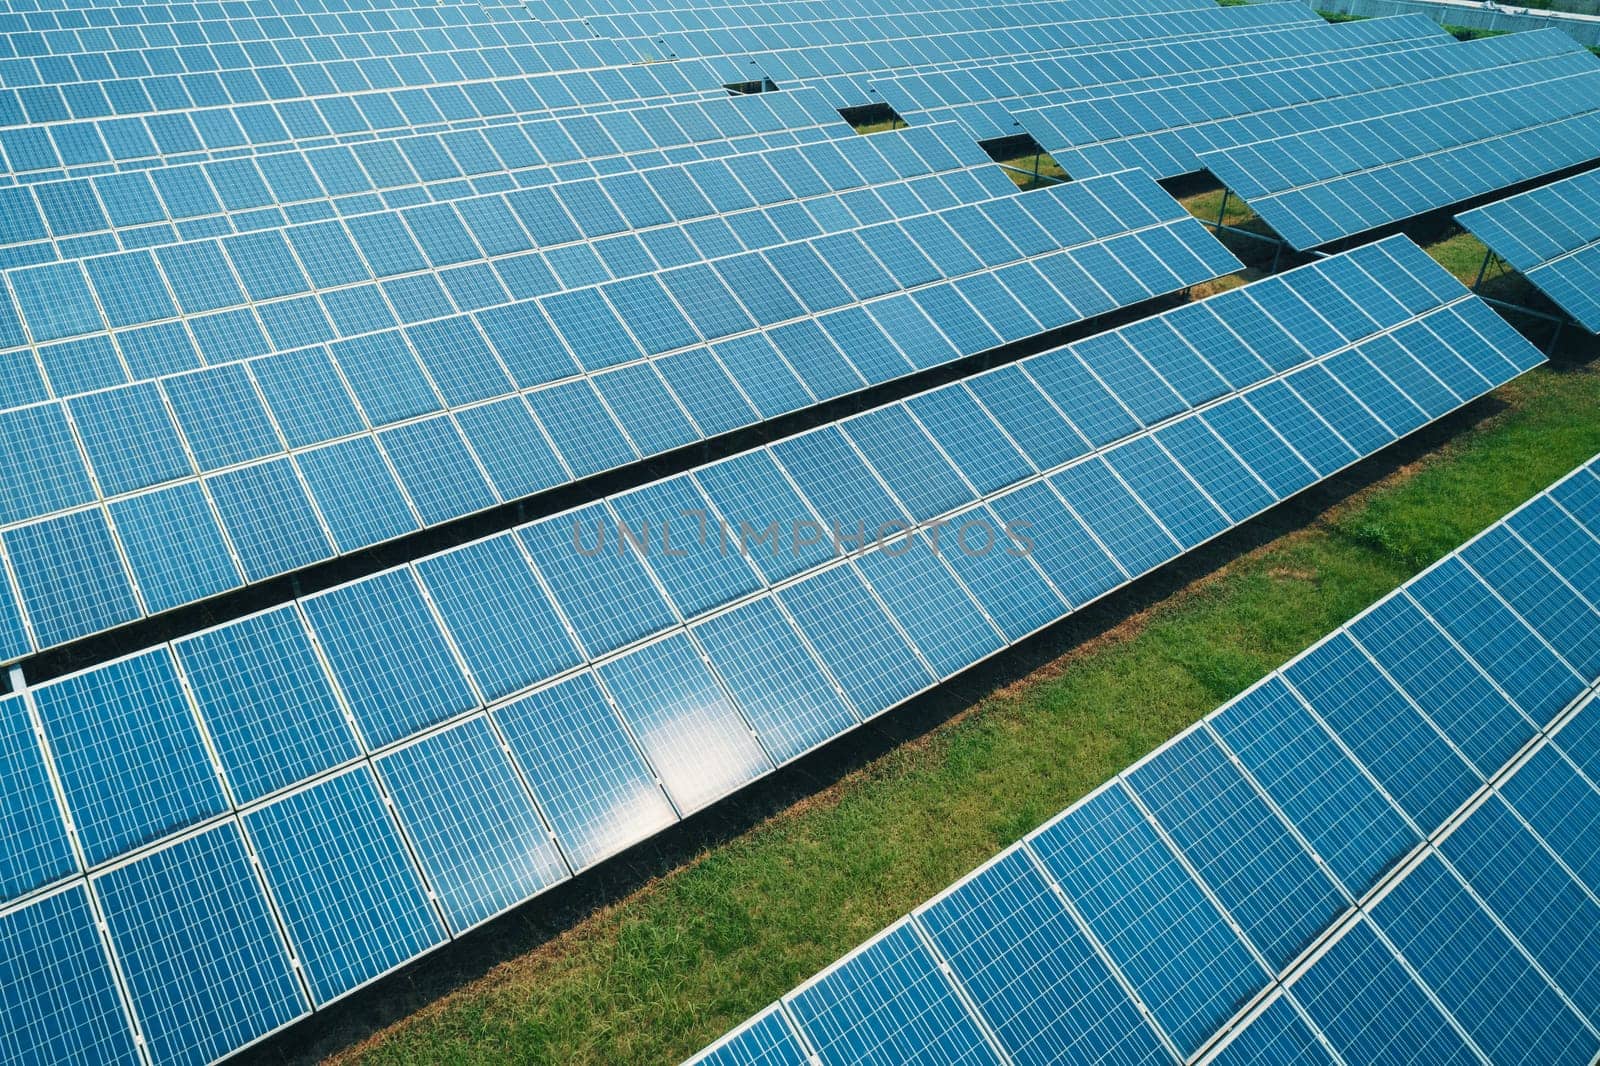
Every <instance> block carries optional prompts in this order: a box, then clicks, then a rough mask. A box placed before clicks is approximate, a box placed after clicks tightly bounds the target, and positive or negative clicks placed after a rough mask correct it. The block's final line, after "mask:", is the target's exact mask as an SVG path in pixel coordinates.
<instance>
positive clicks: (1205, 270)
mask: <svg viewBox="0 0 1600 1066" xmlns="http://www.w3.org/2000/svg"><path fill="white" fill-rule="evenodd" d="M987 203H988V204H992V205H993V207H994V211H993V212H987V211H983V210H980V209H979V208H973V209H972V211H974V212H976V213H967V212H968V209H966V208H956V209H952V210H950V211H946V212H939V213H934V214H932V215H927V216H922V220H923V221H926V222H929V223H931V224H932V225H933V226H934V227H936V228H934V229H930V228H928V227H926V226H918V225H915V224H914V223H916V222H917V221H918V220H917V219H915V218H913V219H908V220H907V222H906V225H907V227H908V228H907V230H904V231H903V230H901V229H899V228H896V225H895V224H888V225H880V226H878V227H874V228H869V229H866V230H863V231H862V232H861V235H860V236H859V237H858V236H856V235H854V234H850V233H846V234H843V235H841V236H842V237H843V239H844V240H845V241H847V242H849V243H846V244H841V243H840V241H839V240H819V241H814V242H805V243H803V244H802V245H801V246H800V247H799V248H791V249H789V250H790V251H805V250H809V251H810V253H811V254H810V255H809V257H808V258H805V259H797V258H794V257H789V258H787V259H785V258H766V257H759V256H750V255H746V256H743V257H738V258H736V259H732V260H725V261H721V262H720V263H719V264H718V265H720V266H724V267H731V268H737V269H730V270H725V271H722V273H723V274H725V275H726V278H727V280H726V283H724V281H723V280H719V274H718V273H717V272H713V271H712V270H711V268H710V267H707V266H703V265H702V266H699V267H689V268H683V269H681V270H677V271H669V272H666V273H663V274H661V275H659V276H658V277H655V278H642V279H640V282H639V284H638V285H637V286H618V287H604V288H600V289H587V290H579V291H577V292H575V293H572V294H570V295H571V296H572V297H574V298H577V297H584V298H585V299H583V300H582V302H561V301H559V298H557V299H556V300H547V301H544V302H543V303H542V304H535V303H532V302H528V303H521V304H511V305H506V306H503V307H501V308H498V309H495V310H492V311H485V312H478V313H475V314H474V315H473V316H470V317H460V316H457V317H449V318H444V319H441V320H438V321H434V322H430V323H427V324H425V325H421V326H416V327H411V328H408V329H406V330H404V331H399V330H394V331H388V332H384V333H378V334H374V335H368V336H365V337H363V338H359V339H356V340H351V341H341V342H337V343H333V344H330V345H327V346H326V347H322V346H319V347H316V348H311V349H303V350H301V351H299V352H297V353H290V354H282V355H271V356H266V357H264V358H261V359H255V360H252V361H250V362H249V363H248V364H238V363H230V364H226V365H224V366H220V367H217V368H213V369H208V370H202V371H196V372H191V373H188V374H182V375H177V376H174V377H168V378H164V379H161V380H160V381H159V382H157V383H150V382H146V383H142V384H136V385H129V386H122V387H119V388H115V389H111V390H107V391H104V392H97V393H91V394H89V395H87V396H85V397H82V398H80V399H79V400H75V401H73V402H71V403H69V404H62V403H59V402H50V403H45V404H39V405H35V406H31V407H24V408H20V409H17V410H14V411H11V412H7V413H5V414H3V415H0V432H3V433H4V436H5V439H6V441H7V443H8V447H7V449H6V450H5V453H4V458H3V460H0V461H3V463H4V467H5V469H6V476H5V479H4V480H5V483H6V485H7V487H8V491H7V493H6V494H5V496H4V498H3V499H4V505H3V506H4V513H5V517H6V518H7V519H9V522H8V525H9V528H7V529H6V530H5V532H4V534H3V535H0V541H3V544H4V548H5V554H6V556H7V558H8V561H9V564H10V568H11V573H12V575H14V578H15V580H16V589H17V595H16V601H17V602H18V603H20V604H21V606H22V608H23V610H24V611H25V612H26V615H27V617H28V619H29V623H28V631H27V633H26V634H25V632H24V630H23V628H22V627H21V625H20V624H17V622H19V621H20V619H19V618H18V616H17V614H16V611H15V608H14V607H10V605H9V604H8V605H7V606H8V607H10V610H9V611H8V612H7V613H10V614H11V615H12V618H13V620H14V621H13V624H12V625H11V626H8V627H6V628H7V639H6V640H5V642H4V643H5V646H6V649H7V654H8V655H9V656H11V657H15V656H17V655H21V654H24V653H26V651H27V650H28V648H29V647H30V646H31V647H33V648H43V647H48V646H51V645H54V644H59V643H61V642H63V641H66V640H71V639H73V638H75V637H78V636H83V635H86V634H88V633H92V632H96V631H100V630H104V629H107V628H110V627H112V626H115V625H117V624H119V623H121V622H125V621H129V620H131V619H134V618H137V617H139V616H140V615H141V614H148V613H155V612H156V611H159V610H162V609H165V608H170V607H174V606H177V605H180V604H184V603H191V602H195V601H196V600H199V599H201V598H204V597H206V596H209V595H212V594H215V593H217V592H220V591H223V590H225V589H228V588H232V587H237V586H238V585H239V584H241V582H242V581H243V580H248V581H255V580H260V579H262V578H265V577H268V576H271V575H273V574H278V573H284V572H288V571H290V570H293V569H296V568H298V567H301V566H305V565H309V564H310V563H313V562H316V561H318V560H320V559H326V558H329V557H331V556H332V555H333V554H334V553H335V552H336V551H344V550H351V549H354V548H357V547H362V546H365V545H369V544H372V543H375V542H377V541H380V540H384V539H388V538H390V537H393V536H396V535H399V534H401V533H405V532H410V531H412V530H414V529H416V528H418V525H419V522H420V523H421V524H434V523H437V522H441V521H445V520H448V519H450V518H453V517H459V516H461V515H464V514H468V513H472V512H474V511H478V510H482V509H484V508H486V507H490V506H493V505H495V504H496V503H499V502H501V501H503V500H511V499H517V498H520V497H522V496H526V495H529V494H531V493H533V492H536V491H539V490H541V489H543V488H548V487H550V486H552V485H556V484H562V483H565V482H567V481H570V480H573V479H576V478H581V477H584V476H587V475H590V474H594V473H597V472H599V471H601V470H605V469H610V468H614V467H617V466H621V465H625V464H627V463H630V462H633V461H636V460H638V459H640V458H643V457H645V456H648V455H651V454H659V453H661V452H664V451H668V450H671V449H672V448H675V447H679V446H682V445H685V444H689V443H692V442H694V441H696V440H703V439H706V438H708V437H711V436H715V435H717V434H718V433H721V432H726V431H728V430H730V429H732V428H735V427H737V426H741V425H749V424H753V423H754V422H756V421H759V420H761V419H765V418H771V417H774V416H775V415H778V414H782V413H784V412H787V411H790V410H794V409H796V408H800V407H804V406H806V405H808V404H811V403H815V402H818V401H819V400H822V399H827V398H831V397H835V396H839V395H842V394H845V393H849V392H853V391H857V390H860V389H863V388H866V387H867V386H869V385H871V384H876V383H879V382H883V381H886V380H890V379H893V378H896V377H902V376H905V375H908V374H911V373H913V372H915V371H916V370H918V369H923V368H926V367H928V366H933V365H937V364H940V363H946V362H949V361H952V360H956V359H959V358H961V357H963V356H969V355H975V354H977V353H979V352H982V351H985V350H988V349H992V348H995V347H997V346H999V345H1002V344H1004V343H1006V342H1010V341H1015V340H1020V339H1023V338H1025V337H1029V336H1033V335H1036V334H1038V333H1039V332H1041V331H1042V330H1046V329H1051V328H1056V327H1060V326H1064V325H1066V324H1069V323H1071V322H1077V321H1082V320H1084V319H1086V318H1090V317H1093V316H1094V315H1097V314H1101V313H1103V312H1106V311H1109V310H1112V309H1114V308H1117V307H1125V306H1129V305H1132V304H1135V303H1138V302H1140V301H1142V300H1146V299H1149V298H1151V297H1152V296H1155V295H1159V294H1161V293H1169V292H1174V291H1177V290H1179V289H1181V288H1183V287H1185V286H1187V285H1190V284H1193V283H1195V282H1198V281H1201V280H1205V279H1207V278H1211V277H1215V276H1217V275H1218V274H1221V273H1226V272H1229V271H1231V270H1233V269H1236V267H1237V262H1236V261H1235V260H1234V259H1233V257H1232V256H1230V255H1229V254H1228V253H1227V252H1226V251H1225V250H1224V249H1223V248H1222V247H1221V246H1220V245H1219V244H1217V243H1216V242H1215V241H1214V240H1212V239H1211V238H1210V237H1209V236H1208V235H1207V234H1206V233H1205V232H1204V230H1203V229H1202V228H1201V227H1200V225H1199V223H1198V222H1196V221H1195V220H1194V219H1192V218H1190V217H1189V216H1188V215H1187V214H1186V213H1184V212H1183V211H1182V210H1181V208H1179V207H1178V206H1177V205H1176V204H1175V203H1173V202H1172V201H1171V200H1170V198H1168V197H1166V196H1165V194H1163V193H1161V192H1160V190H1159V189H1158V188H1157V187H1156V186H1155V185H1154V184H1153V183H1150V182H1148V181H1142V182H1141V179H1138V178H1137V176H1134V175H1128V176H1113V177H1111V178H1107V179H1103V180H1100V181H1097V182H1089V183H1082V184H1078V185H1073V186H1067V187H1061V188H1059V189H1051V190H1038V191H1036V192H1033V193H1021V194H1015V195H1014V197H1013V198H1008V199H1004V200H995V201H988V202H987ZM1158 211H1160V212H1164V213H1165V216H1166V217H1164V218H1163V217H1160V216H1158V215H1157V214H1156V212H1158ZM991 215H992V218H993V221H991V220H990V218H991ZM1174 216H1181V217H1177V218H1175V217H1174ZM1119 217H1121V218H1124V219H1128V220H1129V221H1128V222H1121V221H1118V218H1119ZM946 218H948V219H949V220H950V221H951V222H953V223H954V224H955V225H954V228H951V227H950V226H948V225H946V224H945V223H944V222H943V221H942V220H943V219H946ZM937 227H943V228H942V229H939V228H937ZM1089 227H1093V228H1092V229H1091V228H1089ZM1003 230H1004V231H1008V232H1010V233H1011V234H1013V235H1014V236H1016V237H1017V239H1018V240H1021V241H1022V242H1023V244H1024V245H1025V246H1026V247H1025V248H1018V247H1017V245H1016V244H1013V243H1012V242H1011V240H1010V239H1008V238H1006V237H1005V236H1004V235H1003V232H1002V231H1003ZM1119 231H1120V233H1119ZM961 232H965V233H967V234H969V237H970V239H971V240H972V242H973V245H974V246H975V247H976V249H977V250H974V249H973V248H972V247H969V245H968V244H967V243H964V242H963V241H962V240H961V238H960V237H959V236H957V234H958V233H961ZM913 233H914V234H916V235H917V236H916V237H913V236H912V235H911V234H913ZM941 234H942V235H943V236H942V237H941ZM869 245H871V246H876V247H877V248H878V250H879V254H880V255H882V256H884V257H886V259H887V264H884V265H880V260H879V259H878V258H877V257H875V256H874V255H873V253H872V252H871V251H870V250H869ZM923 248H925V249H927V250H928V255H923V253H922V252H921V251H919V249H923ZM1062 248H1065V249H1066V250H1057V251H1052V249H1062ZM773 263H776V264H777V265H778V266H779V267H786V269H784V270H783V274H784V275H785V276H787V277H789V278H790V279H791V281H792V283H793V285H794V287H795V289H796V290H797V291H798V292H800V293H801V294H802V296H800V297H796V296H793V295H790V292H791V290H790V288H789V287H788V286H787V285H785V283H784V282H783V281H782V280H780V274H779V273H777V272H775V269H774V266H773V265H772V264H773ZM828 263H831V264H832V269H830V268H829V266H828V265H826V264H828ZM1007 264H1012V266H1011V267H1010V268H1007ZM1169 264H1171V265H1169ZM834 270H838V271H842V272H843V274H844V277H845V279H847V281H846V282H841V281H839V280H838V279H837V275H836V274H835V273H834V272H833V271H834ZM890 271H893V273H890ZM1180 272H1181V273H1180ZM945 276H950V277H954V278H955V280H953V281H947V280H944V278H945ZM847 285H848V287H846V286H847ZM885 292H893V293H895V295H893V296H890V297H888V298H883V296H882V294H883V293H885ZM1019 296H1020V297H1021V298H1022V299H1025V300H1026V301H1027V304H1026V305H1024V303H1022V302H1019ZM652 297H653V298H654V300H653V302H651V299H650V298H652ZM802 300H804V302H803V303H802V302H801V301H802ZM608 301H609V302H608ZM839 305H843V306H839ZM541 306H542V307H543V308H544V310H545V314H546V315H548V316H549V317H548V318H546V317H544V316H541V315H540V313H539V311H538V308H539V307H541ZM613 306H616V307H617V310H612V309H611V308H612V307H613ZM829 307H834V309H833V310H827V308H829ZM1029 307H1031V308H1032V310H1029V309H1028V308H1029ZM680 308H685V309H686V310H680ZM745 308H748V310H744V309H745ZM808 308H810V309H809V310H808ZM817 312H823V313H822V314H820V315H818V314H817ZM551 321H553V322H555V323H556V328H555V329H552V327H551V325H550V322H551ZM624 321H627V322H631V323H632V324H633V331H632V332H629V331H628V330H627V329H626V327H625V326H624V325H623V322H624ZM474 322H476V323H477V326H476V327H475V326H474V325H473V323H474ZM480 328H481V329H482V331H483V332H482V334H480V333H479V329H480ZM753 329H754V330H756V332H750V331H751V330H753ZM735 334H737V335H735ZM561 337H566V338H567V343H568V344H569V345H570V351H571V353H572V354H565V353H566V349H564V348H561V347H559V345H560V343H561V341H560V338H561ZM636 337H638V338H640V339H638V340H636V339H635V338H636ZM724 337H726V338H727V339H726V340H720V339H719V338H724ZM306 339H308V340H318V339H320V338H318V337H309V338H306ZM707 340H710V341H715V342H716V343H713V344H711V345H710V346H709V347H707V346H706V341H707ZM641 342H642V343H643V344H644V345H645V346H646V347H647V348H649V349H650V353H651V356H652V357H651V358H650V359H646V358H645V354H646V353H645V352H644V351H643V350H641V349H640V347H639V345H640V343H641ZM667 351H676V352H678V354H677V355H675V356H668V357H666V358H660V359H657V358H655V355H656V354H658V353H659V352H667ZM630 352H631V353H633V354H631V355H630V354H629V353H630ZM413 353H415V354H414V355H413ZM496 353H498V355H497V354H496ZM577 358H582V359H583V360H584V361H585V363H584V365H581V366H580V365H579V364H578V363H577V362H576V361H575V360H576V359H577ZM508 363H509V365H510V366H511V367H515V368H516V369H515V370H514V371H513V370H508V369H506V365H507V364H508ZM611 364H616V365H611ZM576 374H581V375H582V376H579V377H574V375H576ZM556 379H565V380H564V383H561V384H554V385H541V384H539V383H540V382H547V381H552V380H556ZM535 385H537V386H538V387H533V386H535ZM258 390H259V391H258ZM497 395H498V396H504V397H506V398H505V399H503V400H496V399H494V397H496V396H497ZM358 403H359V406H358ZM441 408H442V409H443V410H444V413H442V414H441V413H434V412H439V411H440V410H441ZM363 412H364V413H363ZM535 419H537V421H535ZM541 426H542V427H543V430H542V431H541V428H540V427H541ZM180 428H181V435H180ZM546 433H547V434H548V439H547V437H546ZM330 441H331V442H334V443H332V444H327V443H326V442H330ZM80 447H81V449H82V450H81V451H80ZM285 453H287V455H285ZM273 455H279V456H282V457H280V458H270V457H271V456H273ZM289 456H292V457H293V461H292V462H291V459H290V458H289ZM85 457H90V458H88V459H86V458H85ZM264 458H265V459H266V461H264V462H263V461H262V460H263V459H264ZM91 470H93V472H94V474H93V477H92V478H91V476H90V473H89V472H90V471H91ZM154 484H166V487H165V488H161V489H157V490H155V491H146V490H145V489H143V488H141V486H147V485H154ZM402 484H403V485H404V486H406V490H405V492H404V494H403V493H402V490H401V488H400V486H401V485H402ZM118 489H121V490H125V491H124V492H123V494H122V495H121V496H120V497H116V498H113V495H112V494H113V492H114V491H115V490H118ZM126 490H132V491H126ZM408 497H409V500H408ZM106 500H110V501H111V502H110V506H109V507H105V506H104V504H103V503H102V504H100V505H97V506H93V507H91V508H89V509H83V508H82V507H81V505H82V504H84V503H86V502H91V503H92V502H94V501H106ZM313 501H315V502H313ZM213 508H215V512H213ZM46 512H49V513H51V514H52V515H53V517H49V518H45V519H43V520H40V521H33V522H20V520H23V519H26V518H27V517H29V516H30V514H44V513H46ZM19 522H20V524H19ZM113 529H115V532H114V533H113ZM223 530H226V531H227V539H224V533H223ZM124 558H126V560H127V566H126V567H125V566H124V563H123V561H122V560H123V559H124ZM241 575H242V577H241ZM135 576H136V579H137V580H136V581H135ZM135 589H138V590H139V591H138V593H136V592H135ZM7 598H8V599H9V597H7Z"/></svg>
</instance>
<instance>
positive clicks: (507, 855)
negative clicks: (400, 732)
mask: <svg viewBox="0 0 1600 1066" xmlns="http://www.w3.org/2000/svg"><path fill="white" fill-rule="evenodd" d="M377 767H378V773H379V774H380V775H381V776H382V778H383V781H384V785H385V786H386V787H387V789H388V791H389V795H390V796H391V797H392V798H393V800H394V809H395V814H396V815H397V816H398V817H399V819H400V824H401V825H402V826H403V827H404V828H405V831H406V835H407V837H408V838H409V839H410V840H411V843H412V845H413V846H414V847H415V848H416V853H417V860H418V862H420V863H421V865H422V868H423V870H424V871H425V872H426V873H427V876H428V882H429V884H431V885H432V886H433V888H434V891H435V892H437V893H438V897H439V905H440V907H441V908H442V909H443V910H444V913H445V918H446V919H447V920H448V921H449V923H450V928H451V930H452V931H454V932H457V933H459V932H461V931H462V930H464V929H467V928H470V927H471V926H474V925H477V924H478V923H479V922H482V921H485V920H487V919H489V918H491V917H493V916H494V915H496V914H499V913H500V912H501V911H503V910H506V909H507V908H508V907H511V906H513V905H515V904H517V903H521V902H522V901H523V900H525V899H527V898H528V897H530V896H533V895H536V894H537V893H538V892H540V891H541V890H543V889H545V888H547V887H549V886H550V885H551V884H554V883H555V882H557V881H560V880H563V879H564V878H565V877H566V876H567V867H566V864H565V863H563V862H562V860H561V856H560V854H559V853H558V852H557V851H556V848H555V845H554V843H553V842H552V840H551V837H550V833H549V831H548V830H546V829H545V827H544V823H543V822H541V821H540V820H539V815H538V813H537V812H536V811H535V809H534V806H533V803H532V801H531V799H530V797H529V794H528V791H527V789H526V788H525V787H524V786H523V784H522V783H521V781H520V780H519V779H518V777H517V774H516V772H515V770H514V769H513V768H512V764H511V758H510V756H509V755H507V754H506V753H505V752H504V751H503V750H502V749H501V747H500V741H499V738H498V737H496V736H495V734H494V731H493V730H492V729H491V728H490V726H489V723H488V720H487V719H485V718H470V719H468V720H467V721H465V722H463V723H461V724H460V725H458V726H453V727H451V728H449V729H446V730H443V731H441V732H438V733H434V734H431V735H429V736H427V737H424V738H423V739H422V740H420V741H418V742H416V743H415V744H407V745H405V746H403V747H400V748H397V749H396V750H394V751H393V752H390V753H389V754H387V755H385V756H384V757H383V758H381V759H379V760H377Z"/></svg>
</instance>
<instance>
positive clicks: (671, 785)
mask: <svg viewBox="0 0 1600 1066" xmlns="http://www.w3.org/2000/svg"><path fill="white" fill-rule="evenodd" d="M598 672H599V674H600V679H601V681H602V682H604V684H605V686H606V688H607V689H608V690H609V691H610V693H611V695H612V698H613V699H615V700H616V704H617V709H618V710H619V711H620V712H621V714H622V716H623V718H624V719H625V720H626V721H627V722H628V725H629V726H630V727H631V728H632V730H633V733H634V735H635V736H636V737H638V738H639V745H640V747H642V748H643V749H644V751H645V754H646V755H648V756H649V757H650V761H651V764H652V765H653V766H654V767H655V769H656V773H657V774H658V775H660V777H661V781H662V783H663V784H664V785H666V788H667V792H668V793H670V794H671V796H672V798H673V800H674V802H675V803H676V804H677V806H678V809H679V810H680V811H684V812H687V811H692V810H697V809H699V808H700V807H703V806H705V805H706V804H707V803H710V802H711V801H712V800H715V799H718V798H720V797H721V796H723V795H725V794H726V793H729V792H732V791H733V790H734V789H736V788H738V787H739V786H740V785H743V784H745V783H746V782H748V781H750V780H752V779H754V778H756V777H759V776H760V775H761V774H763V773H765V772H766V771H767V770H769V769H771V767H772V763H771V761H770V760H769V759H768V758H767V755H766V753H765V752H764V751H763V750H762V748H761V745H760V744H759V743H758V742H757V740H756V738H755V736H754V734H753V733H752V732H751V731H750V727H749V725H747V724H746V723H745V720H744V718H743V716H742V715H741V714H740V713H739V710H738V708H737V707H736V706H735V704H734V703H733V702H732V701H730V700H729V698H728V696H727V695H726V694H725V693H724V691H723V690H722V687H721V686H720V685H719V684H718V683H717V680H716V679H715V678H714V677H713V676H712V675H711V671H710V670H709V669H708V668H707V667H706V664H705V661H704V660H703V659H701V657H700V656H699V654H698V652H697V650H696V649H695V648H694V647H693V646H692V645H691V644H690V643H689V641H688V640H687V639H686V638H684V637H683V636H681V635H675V636H670V637H668V638H667V639H665V640H662V641H657V642H656V643H654V644H647V645H645V646H644V647H642V648H639V649H638V650H636V651H633V652H631V653H629V654H627V655H624V656H622V657H621V658H618V659H613V660H611V661H610V662H608V663H605V664H603V665H602V666H601V667H600V668H599V671H598Z"/></svg>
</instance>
